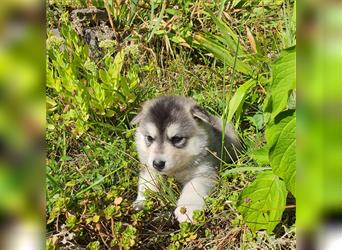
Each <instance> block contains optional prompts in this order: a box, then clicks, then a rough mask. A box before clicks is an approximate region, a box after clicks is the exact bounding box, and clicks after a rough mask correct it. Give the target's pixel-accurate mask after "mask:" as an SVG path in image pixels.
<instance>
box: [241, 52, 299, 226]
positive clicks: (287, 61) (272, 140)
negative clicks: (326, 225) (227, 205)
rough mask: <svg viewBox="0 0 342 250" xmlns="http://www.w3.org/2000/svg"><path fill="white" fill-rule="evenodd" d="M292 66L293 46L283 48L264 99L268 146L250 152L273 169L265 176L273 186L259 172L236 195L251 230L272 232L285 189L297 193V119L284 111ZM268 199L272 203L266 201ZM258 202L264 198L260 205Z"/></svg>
mask: <svg viewBox="0 0 342 250" xmlns="http://www.w3.org/2000/svg"><path fill="white" fill-rule="evenodd" d="M294 65H295V48H290V49H287V50H285V51H284V52H283V53H281V54H280V57H279V58H278V59H277V60H276V62H275V63H274V64H273V67H272V69H273V82H272V85H271V86H270V92H269V94H268V96H267V97H266V98H268V99H266V101H265V102H267V105H268V106H267V111H268V112H270V113H271V121H270V122H269V123H268V125H267V127H266V140H267V145H265V146H264V147H263V148H261V149H258V150H255V151H254V152H252V157H253V158H255V159H256V160H257V162H258V163H259V164H261V165H264V164H267V163H269V164H270V165H271V167H272V172H268V175H269V176H270V177H268V178H270V179H271V180H273V181H274V185H273V184H272V185H271V186H269V188H268V189H266V187H267V186H266V183H267V182H266V180H267V178H265V176H264V175H265V173H266V172H264V173H260V174H259V175H258V176H257V179H256V180H255V181H254V182H253V183H252V184H251V185H250V186H248V187H247V188H246V189H245V190H244V191H243V192H242V193H241V195H240V198H239V211H241V213H242V215H243V217H244V220H245V221H246V222H247V224H248V225H249V226H250V228H251V229H253V230H259V229H266V230H267V231H272V230H273V229H274V228H275V226H276V225H277V224H278V223H279V221H280V218H281V215H282V213H283V211H284V209H285V199H286V196H287V191H290V192H291V193H292V194H293V195H295V193H296V186H295V184H296V149H295V146H296V143H295V142H296V118H295V112H294V110H291V109H288V110H286V111H283V110H284V109H285V108H287V107H288V105H287V103H288V102H289V99H290V95H289V92H290V91H292V90H294V88H295V79H296V78H295V77H296V76H295V66H294ZM270 100H271V101H270ZM270 102H271V103H272V105H270ZM280 112H281V113H280ZM266 114H267V113H266ZM279 178H281V179H279ZM285 184H286V188H285ZM263 185H265V186H263ZM268 185H270V183H268ZM256 194H257V196H256V197H255V195H256ZM260 195H261V197H260ZM265 195H269V196H270V198H269V197H267V196H265ZM267 199H270V200H272V201H273V202H274V203H270V202H266V201H267ZM265 200H266V201H265ZM246 201H248V202H246ZM260 201H263V203H262V205H260ZM274 204H276V208H277V209H275V207H274ZM270 211H272V213H271V212H270Z"/></svg>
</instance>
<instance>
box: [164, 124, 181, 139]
mask: <svg viewBox="0 0 342 250" xmlns="http://www.w3.org/2000/svg"><path fill="white" fill-rule="evenodd" d="M179 130H180V125H179V124H177V123H173V124H171V125H170V126H168V127H167V128H166V135H167V137H168V138H172V137H174V136H175V135H178V133H179V132H180V131H179Z"/></svg>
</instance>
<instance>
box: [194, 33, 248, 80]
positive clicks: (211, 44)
mask: <svg viewBox="0 0 342 250" xmlns="http://www.w3.org/2000/svg"><path fill="white" fill-rule="evenodd" d="M193 38H194V40H195V42H197V43H198V45H199V46H200V47H202V48H204V49H206V50H207V51H209V52H211V53H213V54H214V56H215V57H216V58H217V59H218V60H220V61H222V62H224V63H226V64H227V65H228V66H230V67H233V66H234V62H235V57H233V56H232V55H231V54H230V52H229V51H228V50H227V49H226V48H224V46H223V45H222V44H220V43H218V42H217V41H216V40H214V39H211V38H209V37H207V36H205V35H203V34H199V33H197V34H195V35H194V37H193ZM236 70H237V71H238V72H240V73H244V74H247V75H251V74H252V69H251V67H250V66H249V65H248V64H246V63H244V62H243V61H241V60H239V59H236Z"/></svg>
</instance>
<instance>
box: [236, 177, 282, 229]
mask: <svg viewBox="0 0 342 250" xmlns="http://www.w3.org/2000/svg"><path fill="white" fill-rule="evenodd" d="M286 195H287V192H286V187H285V184H284V182H283V181H281V180H280V179H279V177H278V176H276V175H275V174H273V173H272V171H265V172H262V173H260V174H259V175H258V176H257V178H256V179H255V180H254V181H253V182H252V183H251V184H250V185H249V186H248V187H246V188H245V189H244V190H243V191H242V193H241V195H240V199H239V202H238V204H237V205H238V211H239V212H240V213H241V214H242V216H243V217H244V220H245V222H246V223H247V224H248V226H249V227H250V228H251V229H252V230H254V231H256V230H260V229H265V230H267V231H268V232H272V231H273V229H274V227H275V226H276V225H277V224H278V223H279V222H280V219H281V216H282V214H283V211H284V209H285V204H286Z"/></svg>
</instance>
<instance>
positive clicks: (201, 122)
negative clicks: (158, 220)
mask: <svg viewBox="0 0 342 250" xmlns="http://www.w3.org/2000/svg"><path fill="white" fill-rule="evenodd" d="M131 123H132V124H133V125H136V124H137V125H138V128H137V131H136V135H135V140H136V145H137V151H138V155H139V160H140V162H141V163H142V165H143V166H142V168H141V171H140V175H139V184H138V196H137V199H136V201H135V202H134V204H133V207H134V208H135V209H137V210H139V209H142V208H143V206H144V202H145V199H146V198H145V196H144V191H145V190H146V189H150V190H152V191H158V179H159V178H157V177H158V176H159V175H166V176H174V177H175V179H176V180H177V181H178V182H180V183H181V184H182V186H183V189H182V192H181V194H180V197H179V199H178V201H177V208H176V210H175V212H174V213H175V216H176V218H177V220H178V221H179V222H183V221H188V222H191V221H192V215H193V212H194V210H196V209H199V210H202V209H204V208H205V203H204V199H203V198H204V197H205V196H207V195H208V194H209V193H210V191H211V190H212V188H213V187H214V185H215V182H216V179H217V172H216V166H217V165H218V164H219V161H220V160H219V158H220V157H221V156H223V160H224V161H229V162H231V161H233V160H235V159H236V158H237V152H239V150H240V149H241V144H240V142H239V139H238V136H237V134H236V132H235V131H234V128H233V126H232V125H231V124H227V125H226V127H225V129H224V132H222V130H223V125H222V120H221V119H220V118H218V117H215V116H213V115H210V114H209V113H207V112H206V111H205V110H203V109H202V108H201V107H200V106H198V105H197V104H196V103H195V102H194V101H193V100H192V99H190V98H186V97H180V96H162V97H159V98H156V99H153V100H150V101H147V102H146V103H145V104H144V105H143V108H142V111H141V112H140V113H139V114H138V115H137V116H136V117H135V118H134V119H133V120H132V122H131ZM222 137H224V145H222ZM222 150H223V151H222ZM182 208H183V209H182ZM184 208H185V209H184Z"/></svg>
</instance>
